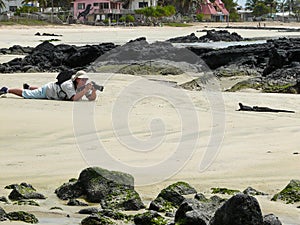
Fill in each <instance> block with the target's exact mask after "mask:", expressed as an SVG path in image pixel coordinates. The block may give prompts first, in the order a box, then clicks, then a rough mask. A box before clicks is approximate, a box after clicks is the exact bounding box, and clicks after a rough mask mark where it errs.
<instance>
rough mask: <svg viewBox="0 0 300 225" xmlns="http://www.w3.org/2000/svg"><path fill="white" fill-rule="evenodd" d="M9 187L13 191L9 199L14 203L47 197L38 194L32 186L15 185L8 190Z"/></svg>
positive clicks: (24, 184)
mask: <svg viewBox="0 0 300 225" xmlns="http://www.w3.org/2000/svg"><path fill="white" fill-rule="evenodd" d="M9 187H10V188H12V189H13V190H12V191H11V192H10V194H9V196H8V198H9V199H10V200H12V201H17V200H22V199H46V197H45V196H44V195H43V194H40V193H38V192H36V190H35V189H34V188H33V187H32V185H30V184H26V183H21V184H20V185H18V184H14V185H11V186H8V187H6V188H9Z"/></svg>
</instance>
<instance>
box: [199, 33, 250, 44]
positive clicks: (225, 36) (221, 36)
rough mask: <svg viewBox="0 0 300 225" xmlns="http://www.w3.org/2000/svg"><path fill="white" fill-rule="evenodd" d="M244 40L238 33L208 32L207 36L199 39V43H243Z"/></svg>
mask: <svg viewBox="0 0 300 225" xmlns="http://www.w3.org/2000/svg"><path fill="white" fill-rule="evenodd" d="M243 40H244V38H242V36H240V35H239V34H237V33H236V32H233V33H230V32H228V31H227V30H219V31H216V30H208V31H207V34H206V35H204V36H201V37H199V42H211V41H214V42H215V41H243Z"/></svg>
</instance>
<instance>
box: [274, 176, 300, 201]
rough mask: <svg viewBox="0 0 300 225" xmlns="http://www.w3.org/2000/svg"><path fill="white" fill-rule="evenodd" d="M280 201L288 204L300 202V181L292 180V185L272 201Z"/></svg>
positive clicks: (276, 195)
mask: <svg viewBox="0 0 300 225" xmlns="http://www.w3.org/2000/svg"><path fill="white" fill-rule="evenodd" d="M278 199H280V200H282V201H285V202H286V203H287V204H289V203H295V202H300V181H299V180H291V181H290V183H289V184H288V185H287V186H286V187H285V188H284V189H283V190H282V191H280V192H279V193H277V194H275V195H274V196H273V198H272V199H271V200H272V201H277V200H278Z"/></svg>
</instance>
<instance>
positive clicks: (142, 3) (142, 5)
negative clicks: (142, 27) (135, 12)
mask: <svg viewBox="0 0 300 225" xmlns="http://www.w3.org/2000/svg"><path fill="white" fill-rule="evenodd" d="M144 7H148V2H139V8H144Z"/></svg>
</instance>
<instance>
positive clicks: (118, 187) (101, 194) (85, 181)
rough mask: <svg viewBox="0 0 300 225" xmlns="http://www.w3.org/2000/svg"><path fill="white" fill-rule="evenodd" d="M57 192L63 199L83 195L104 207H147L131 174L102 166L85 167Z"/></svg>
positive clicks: (128, 208) (122, 208) (130, 208)
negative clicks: (135, 187)
mask: <svg viewBox="0 0 300 225" xmlns="http://www.w3.org/2000/svg"><path fill="white" fill-rule="evenodd" d="M65 190H67V192H68V194H67V195H66V194H65V193H64V192H65ZM55 193H56V194H57V196H58V197H59V198H61V199H65V198H71V196H76V197H80V196H82V197H84V198H85V199H86V200H87V201H88V202H93V203H100V204H101V206H102V208H104V209H120V210H139V209H142V208H145V206H144V204H143V202H142V200H141V198H140V196H139V194H138V193H137V192H136V191H135V190H134V179H133V177H132V176H131V175H130V174H127V173H123V172H119V171H109V170H106V169H103V168H100V167H89V168H86V169H84V170H83V171H82V172H81V173H80V175H79V178H78V180H77V181H75V182H72V184H70V182H69V184H64V185H63V186H61V187H59V188H57V189H56V191H55ZM62 197H63V198H62Z"/></svg>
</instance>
